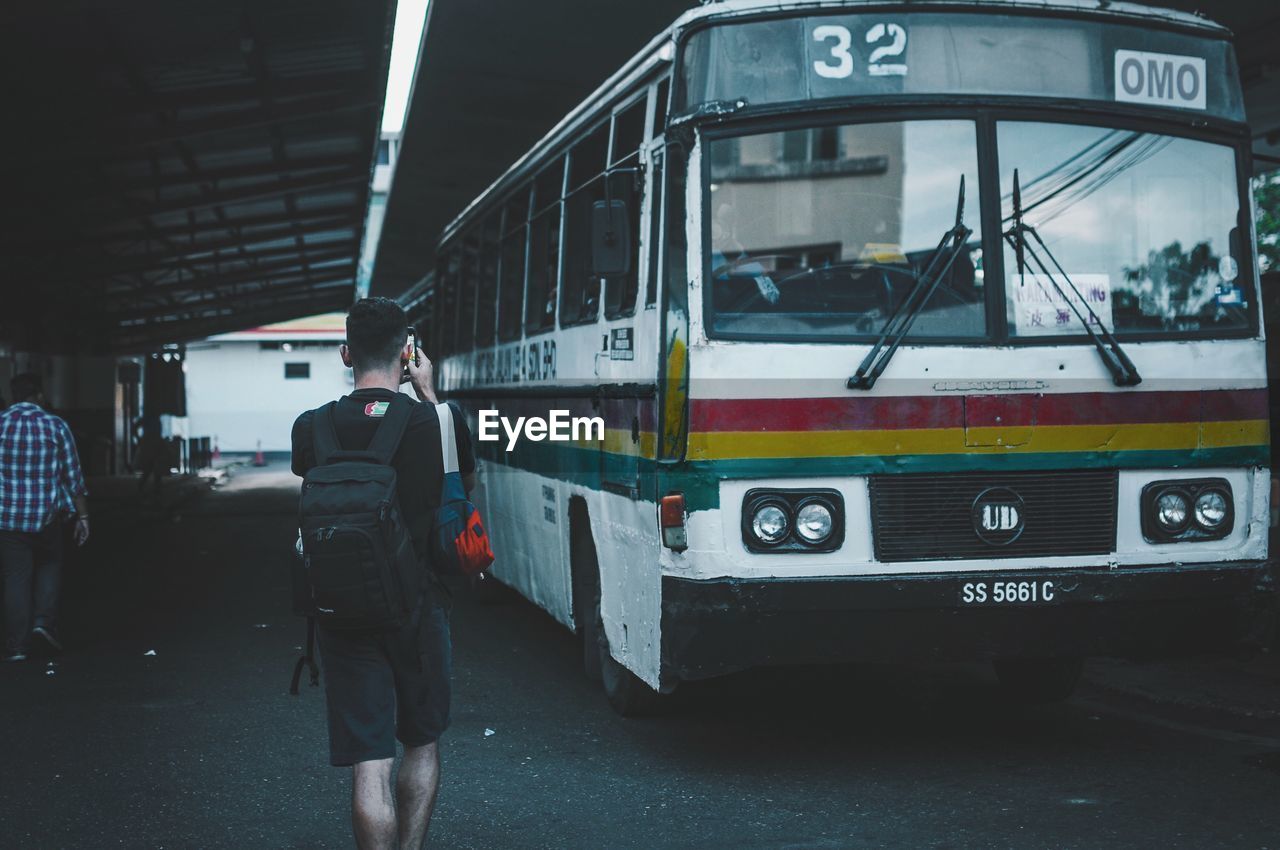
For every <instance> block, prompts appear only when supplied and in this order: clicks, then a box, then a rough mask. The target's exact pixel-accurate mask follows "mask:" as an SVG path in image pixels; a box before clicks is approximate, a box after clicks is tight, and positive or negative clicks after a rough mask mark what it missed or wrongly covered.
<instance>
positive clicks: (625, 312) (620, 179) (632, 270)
mask: <svg viewBox="0 0 1280 850" xmlns="http://www.w3.org/2000/svg"><path fill="white" fill-rule="evenodd" d="M643 178H644V175H643V174H642V173H641V172H640V157H639V154H637V155H636V156H633V157H631V158H629V159H627V160H626V161H625V162H623V163H621V164H620V165H619V170H618V171H615V172H614V173H612V174H611V175H609V197H610V198H612V199H613V200H617V201H622V202H623V203H625V204H626V205H627V223H628V224H629V225H630V232H628V233H627V237H626V238H628V239H630V240H631V266H630V267H629V268H628V269H627V273H626V274H624V275H620V276H619V277H614V278H610V279H609V280H607V281H606V282H605V303H604V314H605V316H606V317H607V318H610V319H618V318H622V317H623V316H631V315H634V314H635V312H636V291H637V290H638V289H639V288H640V225H641V217H640V193H641V190H642V188H643V185H644V183H643Z"/></svg>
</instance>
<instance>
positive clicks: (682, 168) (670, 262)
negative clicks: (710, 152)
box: [663, 144, 689, 315]
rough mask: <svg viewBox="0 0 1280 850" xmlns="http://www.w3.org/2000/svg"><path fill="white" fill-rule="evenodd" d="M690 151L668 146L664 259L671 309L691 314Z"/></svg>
mask: <svg viewBox="0 0 1280 850" xmlns="http://www.w3.org/2000/svg"><path fill="white" fill-rule="evenodd" d="M687 162H688V154H687V152H686V151H685V149H684V147H683V146H681V145H679V144H674V145H669V146H668V147H667V187H666V202H667V211H666V223H667V225H666V229H667V240H666V241H667V244H666V247H665V248H664V254H663V263H664V265H665V267H666V271H665V274H664V275H663V279H664V280H665V282H666V287H667V304H668V305H669V309H671V310H678V311H680V312H683V313H685V314H686V315H687V314H688V309H689V240H688V237H687V236H686V234H685V220H684V217H685V180H686V179H687V175H686V173H685V172H686V171H687Z"/></svg>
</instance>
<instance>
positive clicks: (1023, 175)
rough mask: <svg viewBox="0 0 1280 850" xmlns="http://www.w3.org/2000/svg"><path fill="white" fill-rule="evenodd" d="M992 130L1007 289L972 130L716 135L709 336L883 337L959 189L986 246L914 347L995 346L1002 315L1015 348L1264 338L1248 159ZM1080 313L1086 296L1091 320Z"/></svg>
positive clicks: (1096, 133) (970, 260)
mask: <svg viewBox="0 0 1280 850" xmlns="http://www.w3.org/2000/svg"><path fill="white" fill-rule="evenodd" d="M996 135H997V140H998V148H999V149H998V158H999V164H1000V186H1001V195H1002V197H1001V199H1000V208H1001V218H1002V223H1001V230H1002V232H1001V233H998V234H990V235H989V239H990V240H999V242H1001V243H1003V248H1002V253H1003V257H1002V258H1003V268H1004V275H1003V277H1004V280H1003V285H1002V286H996V285H995V284H996V281H995V280H994V279H988V278H987V277H986V276H985V275H984V270H983V266H984V263H983V251H982V244H983V236H984V234H983V233H982V228H981V226H980V218H981V217H980V215H979V212H978V210H979V206H980V202H981V199H980V197H979V192H978V185H979V183H978V178H977V170H978V167H977V163H978V159H979V146H978V142H977V131H976V126H975V124H974V123H973V122H971V121H966V120H928V121H897V122H883V123H869V124H849V125H842V126H825V127H812V128H805V129H791V130H782V131H774V132H768V133H759V134H751V135H742V136H735V137H728V138H725V137H720V138H710V139H709V140H708V141H707V143H706V157H707V160H708V163H709V168H708V174H709V185H708V188H707V195H706V198H707V200H706V214H707V215H708V216H709V218H710V221H709V228H708V230H709V234H710V244H709V246H708V251H707V254H708V268H707V275H708V277H707V280H708V295H709V297H708V298H707V301H706V306H707V329H708V332H709V333H710V335H711V336H713V337H722V338H734V339H779V338H782V339H787V338H794V339H804V340H829V341H839V340H842V339H847V340H854V339H865V338H867V337H868V336H872V335H874V334H877V333H879V331H880V330H881V329H882V328H883V327H884V325H885V322H886V321H887V319H888V317H889V316H890V315H891V314H892V313H893V311H894V309H895V308H896V307H897V305H898V304H899V303H900V302H901V301H902V300H903V299H904V298H905V297H906V296H907V293H908V292H910V290H911V288H912V286H913V285H914V284H915V282H916V280H917V278H918V276H919V274H920V273H921V272H922V271H923V268H924V266H925V264H927V263H928V260H929V257H930V255H931V254H932V253H933V250H934V248H935V247H936V245H937V244H938V241H939V239H940V238H941V237H942V236H943V234H944V233H946V232H947V230H948V229H949V228H950V227H951V226H952V225H953V223H954V220H955V214H956V201H957V195H958V188H959V184H960V180H961V178H962V177H963V178H964V180H965V183H966V185H967V187H968V189H967V191H966V194H965V204H964V210H963V212H964V221H965V223H966V224H967V225H968V226H969V227H970V228H972V230H973V233H972V235H971V236H970V237H969V240H968V242H967V243H966V245H965V250H963V251H962V252H961V254H960V257H959V258H958V259H957V261H956V262H955V263H954V264H953V265H952V267H951V268H950V270H949V271H948V273H947V275H946V276H945V277H944V278H943V280H942V281H941V283H940V285H939V286H938V287H937V289H936V290H935V291H934V292H933V294H932V296H931V297H930V298H929V300H928V301H927V302H926V303H925V304H924V305H923V308H922V309H921V310H920V312H919V316H918V318H917V319H916V321H915V324H914V325H913V327H912V329H911V333H910V337H911V338H913V339H922V340H929V339H933V340H954V341H959V342H963V341H967V340H972V341H983V340H989V339H994V338H996V337H997V335H998V334H997V329H993V328H990V327H988V317H989V316H991V315H999V314H1000V313H1004V317H1005V319H1006V320H1007V334H1008V336H1010V337H1017V338H1027V337H1038V336H1053V337H1062V338H1067V337H1079V338H1081V339H1082V340H1083V339H1084V338H1085V334H1086V329H1085V328H1084V327H1082V325H1081V321H1082V319H1081V316H1088V317H1091V318H1090V319H1088V321H1097V322H1102V323H1103V324H1105V326H1106V328H1107V330H1110V331H1112V332H1114V333H1115V334H1116V335H1117V336H1118V337H1120V338H1125V337H1133V336H1148V335H1160V336H1189V335H1201V336H1203V335H1214V334H1232V333H1239V332H1242V331H1247V330H1248V329H1249V328H1250V316H1251V311H1252V310H1253V305H1252V304H1251V303H1250V302H1251V301H1252V298H1253V296H1252V292H1251V289H1250V287H1249V286H1248V284H1247V281H1246V280H1245V279H1244V277H1243V272H1242V271H1241V268H1242V266H1241V259H1242V258H1241V253H1240V252H1241V251H1242V250H1244V245H1245V244H1246V243H1247V236H1245V237H1242V235H1241V234H1239V233H1238V232H1237V229H1236V228H1237V224H1238V222H1239V220H1240V195H1239V189H1238V185H1239V184H1238V180H1237V173H1238V172H1237V165H1236V155H1235V152H1234V150H1233V149H1232V148H1230V147H1226V146H1223V145H1217V144H1212V143H1208V142H1202V141H1195V140H1191V139H1182V138H1175V137H1171V136H1162V135H1158V134H1152V133H1144V132H1138V131H1130V130H1118V129H1114V128H1106V127H1093V126H1084V125H1072V124H1050V123H1033V122H1020V121H1005V122H1000V123H998V125H997V133H996ZM983 155H984V156H985V155H986V154H983ZM1015 171H1016V172H1017V177H1018V183H1019V185H1020V192H1019V194H1018V201H1019V203H1018V204H1015V203H1014V199H1015V193H1014V192H1013V188H1014V173H1015ZM1017 223H1021V224H1025V225H1030V226H1031V227H1033V228H1035V233H1036V234H1037V235H1038V237H1039V238H1040V239H1042V240H1043V247H1044V249H1045V250H1040V251H1037V252H1034V253H1031V254H1027V252H1025V251H1022V250H1018V247H1019V246H1018V245H1017V240H1013V239H1009V238H1001V237H1002V236H1006V237H1007V236H1008V235H1009V234H1010V233H1011V232H1012V231H1013V228H1014V225H1015V224H1017ZM991 244H992V245H994V244H996V242H994V241H992V242H991ZM1037 259H1038V260H1043V261H1044V264H1043V265H1036V263H1035V260H1037ZM1020 260H1021V265H1020V263H1019V261H1020ZM987 265H988V266H990V265H991V264H990V263H988V264H987ZM1064 273H1065V276H1066V279H1065V280H1064V279H1062V277H1063V274H1064ZM1051 276H1053V277H1056V278H1058V280H1057V281H1056V283H1057V284H1058V285H1057V286H1055V285H1054V283H1055V280H1053V279H1051ZM1068 281H1069V284H1068ZM1068 298H1071V299H1080V298H1083V299H1085V300H1086V301H1087V302H1088V304H1087V309H1086V308H1085V305H1081V304H1076V305H1072V304H1070V303H1068V301H1067V299H1068ZM988 299H995V300H997V301H998V300H999V299H1003V301H1004V305H1003V309H1001V307H1000V306H999V305H998V304H997V305H996V306H995V308H994V313H993V312H992V311H989V310H988V307H987V302H988ZM1073 306H1074V307H1075V308H1078V309H1073ZM999 330H1000V333H1001V334H1002V332H1003V329H999ZM1095 330H1096V329H1095Z"/></svg>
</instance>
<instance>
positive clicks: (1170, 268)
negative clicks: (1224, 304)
mask: <svg viewBox="0 0 1280 850" xmlns="http://www.w3.org/2000/svg"><path fill="white" fill-rule="evenodd" d="M1219 263H1220V258H1219V257H1218V256H1217V255H1215V254H1214V253H1213V249H1212V248H1210V247H1209V243H1208V242H1200V243H1198V244H1196V245H1194V246H1193V247H1192V248H1191V250H1189V251H1183V250H1182V243H1181V242H1173V243H1171V244H1169V245H1166V246H1164V247H1163V248H1161V249H1160V250H1158V251H1151V252H1149V253H1148V254H1147V262H1146V263H1144V264H1143V265H1140V266H1125V268H1124V279H1125V281H1126V282H1127V283H1129V284H1130V286H1129V289H1128V290H1127V291H1125V292H1117V293H1116V295H1115V305H1116V310H1117V311H1120V310H1122V309H1125V308H1137V309H1135V310H1134V313H1135V314H1141V313H1145V314H1147V315H1165V316H1170V317H1174V316H1196V315H1205V316H1212V315H1217V314H1220V313H1221V312H1222V308H1221V307H1220V306H1219V305H1218V304H1217V303H1216V302H1215V300H1214V296H1215V295H1216V294H1217V284H1216V281H1215V279H1216V278H1217V273H1218V265H1219ZM1147 299H1152V300H1155V301H1157V302H1158V303H1155V304H1146V303H1144V302H1145V300H1147Z"/></svg>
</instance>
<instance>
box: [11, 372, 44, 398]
mask: <svg viewBox="0 0 1280 850" xmlns="http://www.w3.org/2000/svg"><path fill="white" fill-rule="evenodd" d="M9 391H10V392H11V393H13V403H14V404H19V403H20V402H24V401H31V400H32V399H33V398H35V397H36V396H38V395H40V393H42V392H44V380H43V379H42V378H41V377H40V376H39V375H37V374H36V373H35V372H21V373H19V374H17V375H14V376H13V378H12V379H10V381H9Z"/></svg>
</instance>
